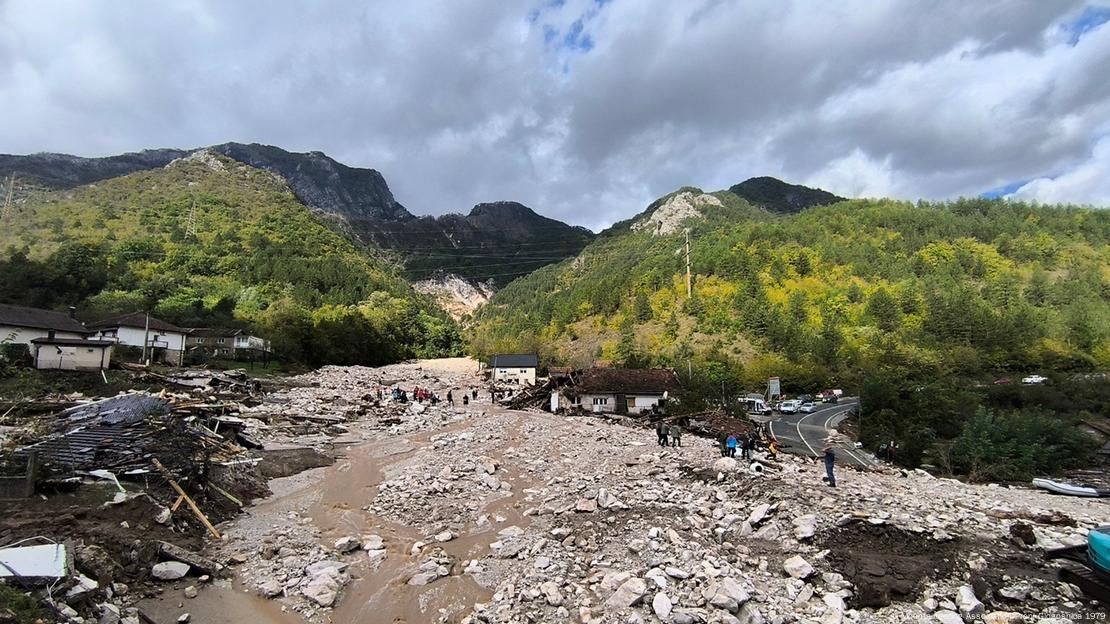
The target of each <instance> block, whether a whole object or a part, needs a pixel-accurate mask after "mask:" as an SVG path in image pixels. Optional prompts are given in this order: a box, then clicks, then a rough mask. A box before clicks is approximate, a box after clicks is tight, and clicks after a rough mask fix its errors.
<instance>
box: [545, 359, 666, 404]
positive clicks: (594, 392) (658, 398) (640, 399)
mask: <svg viewBox="0 0 1110 624" xmlns="http://www.w3.org/2000/svg"><path fill="white" fill-rule="evenodd" d="M681 389H682V386H681V385H680V384H679V382H678V376H677V375H675V372H674V371H673V370H671V369H669V368H649V369H632V368H587V369H585V370H583V371H581V372H579V373H574V374H571V375H570V383H569V384H568V385H566V386H564V387H563V388H561V389H560V390H559V391H558V392H556V393H553V394H552V399H551V407H552V410H558V409H582V410H585V411H588V412H594V413H609V414H642V413H644V412H650V411H652V410H654V409H662V408H663V407H664V406H665V403H666V401H667V400H668V399H670V398H672V397H673V396H674V394H675V393H677V392H679V391H680V390H681Z"/></svg>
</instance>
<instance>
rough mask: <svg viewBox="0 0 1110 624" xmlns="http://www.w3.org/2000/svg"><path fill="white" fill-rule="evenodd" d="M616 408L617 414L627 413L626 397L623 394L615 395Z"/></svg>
mask: <svg viewBox="0 0 1110 624" xmlns="http://www.w3.org/2000/svg"><path fill="white" fill-rule="evenodd" d="M616 408H617V413H618V414H627V413H628V398H627V397H625V396H624V395H623V394H618V395H617V405H616Z"/></svg>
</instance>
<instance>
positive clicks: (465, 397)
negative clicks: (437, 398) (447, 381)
mask: <svg viewBox="0 0 1110 624" xmlns="http://www.w3.org/2000/svg"><path fill="white" fill-rule="evenodd" d="M463 405H470V397H469V396H467V395H465V394H464V395H463Z"/></svg>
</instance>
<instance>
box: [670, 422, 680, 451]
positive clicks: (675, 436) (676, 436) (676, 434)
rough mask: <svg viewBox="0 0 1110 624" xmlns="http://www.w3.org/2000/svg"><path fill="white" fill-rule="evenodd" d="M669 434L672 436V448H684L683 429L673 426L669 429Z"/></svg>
mask: <svg viewBox="0 0 1110 624" xmlns="http://www.w3.org/2000/svg"><path fill="white" fill-rule="evenodd" d="M667 433H669V434H670V435H671V446H682V427H679V426H678V425H671V426H670V427H668V428H667Z"/></svg>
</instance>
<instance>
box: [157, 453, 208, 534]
mask: <svg viewBox="0 0 1110 624" xmlns="http://www.w3.org/2000/svg"><path fill="white" fill-rule="evenodd" d="M153 461H154V467H155V468H157V469H158V472H160V473H162V476H163V477H165V478H166V481H169V482H170V486H171V487H172V488H173V489H174V490H176V491H177V493H178V494H179V495H180V496H181V497H182V498H184V499H185V503H186V504H187V505H189V509H192V510H193V514H194V515H195V516H196V517H197V519H198V520H200V521H201V524H203V525H204V528H206V529H208V532H209V533H211V534H212V535H213V536H215V538H216V539H221V538H220V532H219V531H217V530H216V527H214V526H212V523H211V522H209V521H208V517H207V516H205V515H204V512H202V511H201V510H200V507H197V504H196V503H194V502H193V499H191V498H189V495H188V494H186V493H185V490H183V489H181V486H180V485H178V484H177V481H174V480H173V477H172V476H171V475H170V471H168V470H166V467H165V466H163V465H162V462H160V461H158V458H157V457H155V458H154V459H153Z"/></svg>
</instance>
